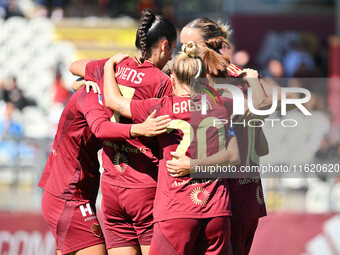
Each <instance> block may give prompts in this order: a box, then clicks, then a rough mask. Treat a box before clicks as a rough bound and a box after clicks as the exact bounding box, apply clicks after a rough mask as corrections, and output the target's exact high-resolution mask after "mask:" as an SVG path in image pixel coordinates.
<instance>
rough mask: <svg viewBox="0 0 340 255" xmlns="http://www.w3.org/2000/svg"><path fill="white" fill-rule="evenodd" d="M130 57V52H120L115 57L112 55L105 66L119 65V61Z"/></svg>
mask: <svg viewBox="0 0 340 255" xmlns="http://www.w3.org/2000/svg"><path fill="white" fill-rule="evenodd" d="M128 57H129V55H128V54H123V53H118V54H116V55H114V56H113V57H111V58H110V59H109V60H108V61H106V63H105V66H104V67H112V66H113V65H117V64H118V63H119V62H121V61H122V60H124V59H126V58H128Z"/></svg>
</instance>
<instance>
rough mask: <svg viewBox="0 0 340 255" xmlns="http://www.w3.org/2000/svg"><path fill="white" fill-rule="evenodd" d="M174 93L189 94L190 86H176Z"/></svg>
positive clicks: (177, 94) (181, 95)
mask: <svg viewBox="0 0 340 255" xmlns="http://www.w3.org/2000/svg"><path fill="white" fill-rule="evenodd" d="M174 94H175V95H176V96H178V97H184V96H190V87H189V86H185V87H184V86H176V89H175V90H174Z"/></svg>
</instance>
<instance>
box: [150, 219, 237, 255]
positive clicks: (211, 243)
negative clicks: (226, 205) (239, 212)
mask: <svg viewBox="0 0 340 255" xmlns="http://www.w3.org/2000/svg"><path fill="white" fill-rule="evenodd" d="M156 254H157V255H158V254H161V255H163V254H167V255H175V254H176V255H182V254H183V255H191V254H209V255H212V254H216V255H217V254H231V247H230V217H229V216H225V217H216V218H208V219H173V220H166V221H161V222H157V223H155V224H154V236H153V238H152V243H151V247H150V253H149V255H156Z"/></svg>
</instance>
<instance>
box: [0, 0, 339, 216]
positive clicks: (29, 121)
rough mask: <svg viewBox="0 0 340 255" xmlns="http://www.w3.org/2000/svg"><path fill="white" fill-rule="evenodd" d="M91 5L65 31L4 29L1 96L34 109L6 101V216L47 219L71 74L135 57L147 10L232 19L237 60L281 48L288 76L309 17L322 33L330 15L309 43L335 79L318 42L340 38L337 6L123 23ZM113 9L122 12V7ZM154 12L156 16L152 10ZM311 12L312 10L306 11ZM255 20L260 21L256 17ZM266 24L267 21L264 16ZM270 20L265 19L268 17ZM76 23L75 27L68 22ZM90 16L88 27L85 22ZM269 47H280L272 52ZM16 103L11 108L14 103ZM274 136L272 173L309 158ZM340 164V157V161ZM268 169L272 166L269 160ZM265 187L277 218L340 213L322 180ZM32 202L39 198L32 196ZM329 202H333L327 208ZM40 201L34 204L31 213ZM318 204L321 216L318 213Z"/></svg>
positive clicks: (75, 10)
mask: <svg viewBox="0 0 340 255" xmlns="http://www.w3.org/2000/svg"><path fill="white" fill-rule="evenodd" d="M16 2H17V4H18V6H20V9H21V12H22V13H23V15H21V16H26V17H33V16H34V15H32V9H33V6H34V5H33V3H32V1H30V0H20V1H16ZM85 2H86V1H85ZM85 2H82V1H79V2H74V3H72V4H68V5H66V6H65V17H67V18H63V19H61V20H59V21H55V20H51V19H48V18H43V17H40V18H39V17H38V18H30V19H27V18H24V17H20V15H19V16H18V15H17V16H13V17H9V18H8V19H6V20H3V19H0V31H1V33H0V91H5V90H6V87H8V86H9V87H11V86H12V87H13V86H14V88H15V89H16V90H17V91H19V92H20V93H22V98H23V101H25V102H26V103H25V104H24V106H23V107H17V106H15V107H14V109H10V108H11V107H12V106H10V105H8V102H7V101H6V100H5V99H4V98H3V97H2V101H1V102H0V112H1V115H0V116H1V119H0V175H1V178H0V188H1V190H2V191H3V192H0V194H1V195H0V196H1V198H2V199H1V200H0V210H2V209H3V210H5V209H6V210H7V209H13V210H17V209H18V208H23V209H28V208H31V209H32V210H37V209H39V206H40V205H39V199H40V197H39V195H40V194H41V191H40V190H39V189H38V188H36V184H37V180H38V179H39V176H40V174H41V171H42V170H43V167H44V164H45V162H46V159H47V155H48V153H49V147H50V144H51V141H52V139H53V135H54V132H55V129H56V125H57V123H58V120H59V116H60V114H61V112H62V109H63V105H64V103H65V102H66V100H67V95H68V94H67V93H70V92H68V91H69V90H70V86H71V83H72V81H73V79H74V77H72V75H70V73H69V72H68V67H69V64H70V63H71V62H72V61H73V60H74V59H76V58H84V57H92V58H105V57H109V56H112V55H113V54H115V53H117V52H126V53H132V54H133V53H134V38H135V32H136V28H137V24H138V23H137V21H136V18H137V17H138V13H139V12H140V11H141V8H142V7H143V6H144V7H152V8H154V9H156V10H157V11H159V12H163V13H164V14H165V15H167V16H168V17H169V18H170V20H172V21H173V22H175V23H176V24H177V25H178V27H180V26H182V25H183V24H185V23H186V22H188V21H190V20H192V19H193V18H196V17H198V16H209V17H211V18H214V19H218V18H222V20H223V19H225V17H226V16H228V17H230V20H231V22H232V26H233V28H234V29H235V32H234V37H232V39H234V40H235V44H236V46H238V45H241V47H236V50H247V49H251V50H250V51H248V53H252V52H255V53H259V52H261V53H262V49H263V48H264V50H265V52H264V53H268V54H269V53H273V52H275V50H276V49H277V48H276V47H281V48H280V53H281V56H280V57H281V59H278V60H277V61H278V62H280V64H281V65H282V66H283V57H284V55H283V53H285V52H286V50H288V48H287V47H289V43H288V39H289V38H293V37H294V38H296V37H298V36H300V32H301V29H299V31H295V30H294V26H295V27H296V26H297V25H299V26H300V27H302V28H303V27H304V26H305V24H304V23H301V22H303V20H304V17H303V16H301V15H302V14H308V15H309V16H308V19H307V21H306V23H308V24H309V26H314V24H312V23H311V22H309V20H310V19H311V18H314V16H313V14H317V15H321V16H320V19H319V21H320V22H321V21H322V22H324V23H322V24H321V25H319V27H321V29H319V28H317V29H316V30H315V31H314V32H315V34H314V35H313V36H312V37H313V38H312V39H310V38H311V37H310V36H309V35H308V34H307V35H306V34H304V35H302V36H303V37H305V38H307V39H308V38H309V39H308V40H309V41H310V43H311V44H310V45H312V46H313V47H314V48H313V52H317V53H318V54H319V53H320V54H319V55H312V54H311V55H312V57H313V58H314V60H315V59H317V60H318V62H316V68H317V69H318V70H321V69H322V71H321V72H319V74H320V73H321V75H327V64H326V65H325V62H326V63H327V57H326V60H325V59H324V58H323V57H324V56H323V55H322V54H324V55H327V53H324V52H325V51H327V46H325V45H323V44H322V43H324V42H320V41H318V40H317V39H320V38H321V37H320V36H319V35H320V33H323V34H322V40H325V39H327V37H328V35H329V34H330V33H332V31H333V28H334V22H333V21H334V17H333V14H332V13H331V12H332V8H333V7H334V1H328V0H327V1H326V0H325V1H322V0H320V1H315V0H314V1H313V0H309V1H304V3H303V4H302V3H301V2H299V1H293V0H292V1H281V0H275V1H264V0H256V1H247V0H240V1H222V0H217V1H211V2H209V1H208V2H207V1H203V0H200V1H124V3H121V4H119V5H118V4H117V5H116V7H117V8H118V9H117V10H120V11H115V14H114V13H111V14H110V13H104V16H105V15H106V16H110V15H111V16H114V17H115V18H114V19H112V18H107V17H101V18H99V17H96V16H100V15H101V12H100V10H101V9H103V8H104V7H105V6H104V7H103V6H100V4H99V5H98V3H97V2H96V3H92V2H86V3H85ZM108 2H110V3H111V2H112V3H114V2H115V1H108ZM82 3H84V8H82V6H81V4H82ZM146 3H148V4H150V6H146V5H145V4H146ZM301 6H303V8H300V7H301ZM0 7H1V6H0ZM110 8H111V7H110ZM104 9H105V8H104ZM175 10H176V11H175ZM288 11H289V14H290V15H293V16H294V15H295V16H294V17H292V18H289V19H286V16H284V17H283V18H282V17H281V16H280V15H276V14H284V15H287V12H288ZM249 13H252V14H253V15H248V14H249ZM273 13H274V14H275V15H276V16H278V17H277V19H274V17H272V16H273ZM256 14H259V15H257V16H256ZM261 14H265V15H262V16H261ZM328 14H330V15H328ZM119 15H120V16H119ZM127 15H129V16H127ZM247 15H248V16H249V17H247ZM268 15H269V16H268ZM270 15H272V16H270ZM275 15H274V16H275ZM69 16H72V18H68V17H69ZM82 16H87V17H85V18H81V17H82ZM118 16H119V17H118ZM131 17H132V18H131ZM318 17H319V16H318ZM263 20H266V22H263ZM268 20H273V22H272V23H271V22H267V21H268ZM283 20H286V21H287V23H285V26H281V25H282V21H283ZM295 20H296V21H295ZM288 21H291V22H288ZM261 22H262V23H261ZM328 24H332V26H328ZM247 26H248V27H249V26H250V27H251V26H255V27H257V29H255V28H251V29H250V30H246V27H247ZM270 26H273V27H274V28H275V27H279V29H278V31H273V30H272V29H273V28H270ZM315 27H316V26H315ZM260 30H261V33H260V32H259V31H260ZM251 31H253V32H254V31H255V33H256V36H257V38H253V39H254V40H249V39H248V38H249V33H251ZM320 31H321V32H320ZM325 31H326V32H325ZM308 36H309V37H308ZM253 37H254V36H253ZM255 39H256V40H255ZM266 40H267V41H266ZM266 43H268V45H269V46H272V47H267V46H268V45H267V44H266ZM305 50H306V49H305ZM268 54H267V55H268ZM264 55H265V54H264ZM267 55H266V56H267ZM255 60H256V55H255V54H253V55H252V54H250V60H249V61H250V62H249V63H251V64H255V65H256V61H255ZM266 61H268V59H267V60H266ZM266 61H265V62H264V63H269V61H270V59H269V61H268V62H266ZM257 65H258V63H257ZM264 65H266V64H264ZM268 66H269V65H268ZM261 68H262V69H263V70H261V72H262V73H264V74H267V75H268V76H271V77H272V74H271V73H269V71H270V70H269V68H267V66H261ZM325 70H326V71H325ZM283 73H284V70H283ZM322 77H325V76H322ZM274 78H275V77H274ZM12 83H15V85H13V84H12ZM8 84H10V85H8ZM58 84H59V85H58ZM60 84H61V85H60ZM60 86H61V87H62V88H63V89H64V90H65V91H66V92H63V93H64V94H63V95H64V96H62V99H59V100H58V99H56V97H57V96H56V94H57V91H56V90H59V89H60ZM7 89H8V88H7ZM325 90H326V86H323V89H321V92H320V91H316V94H318V93H319V94H320V93H321V97H323V99H322V100H325V97H326V96H327V94H325V93H327V91H326V92H325ZM322 100H321V101H322ZM27 102H30V103H29V104H28V103H27ZM32 102H33V103H32ZM9 103H11V101H10V100H9ZM317 112H318V113H317ZM316 113H317V114H316ZM317 115H318V116H319V117H320V118H323V120H324V122H327V121H328V122H331V119H330V118H329V115H328V114H327V111H326V109H323V110H321V111H317V109H316V112H315V116H317ZM309 125H311V123H305V127H308V126H309ZM309 131H312V130H309ZM266 132H267V135H268V136H269V137H271V139H273V140H272V141H271V143H272V144H271V148H272V153H273V154H272V155H271V156H270V159H269V160H267V162H269V163H275V164H279V163H282V162H283V161H284V157H288V156H289V155H285V154H287V153H285V152H290V151H292V150H302V149H303V147H300V148H291V147H289V146H291V145H292V143H290V142H289V141H292V140H296V137H289V136H287V134H286V133H284V131H283V130H280V129H278V128H276V129H272V130H269V131H268V130H267V131H266ZM329 132H331V131H329V130H326V131H325V133H329ZM299 134H301V136H298V135H297V137H298V138H299V139H305V140H308V139H309V138H308V136H312V134H310V133H309V132H305V130H304V129H301V130H300V131H299ZM323 140H324V137H319V138H318V140H317V141H314V143H316V145H315V144H314V147H313V148H312V151H310V152H309V153H307V152H306V153H305V156H306V157H308V160H307V158H305V160H307V161H308V162H314V161H316V160H317V159H316V153H317V152H318V151H319V150H320V144H321V143H322V142H324V141H323ZM333 142H334V141H333ZM301 146H302V145H301ZM336 146H337V144H336V143H329V144H328V145H327V146H326V147H327V150H330V151H331V150H332V151H334V150H336ZM275 148H276V149H275ZM283 148H284V149H283ZM275 151H276V152H278V154H277V155H275ZM307 154H308V155H307ZM319 154H320V153H319ZM321 154H322V153H321ZM335 156H336V157H338V156H339V155H338V154H336V153H335ZM263 162H266V159H265V158H264V159H263ZM264 183H265V187H266V194H265V196H266V199H267V203H268V208H269V210H274V211H282V210H291V211H311V212H312V211H319V212H321V211H325V212H327V211H334V210H335V211H339V209H340V205H339V203H336V202H335V201H336V198H338V197H339V196H340V195H339V194H340V192H339V187H338V185H337V184H336V183H333V181H331V180H322V179H320V178H319V179H316V180H314V181H309V180H307V179H306V178H302V179H297V180H293V179H288V180H279V179H266V180H264ZM333 185H334V186H333ZM29 192H32V194H37V195H33V196H32V197H31V199H25V197H22V195H23V194H28V193H29ZM14 194H15V196H18V198H19V196H21V197H20V198H22V199H14V198H13V196H14ZM28 197H30V196H29V195H27V198H28ZM324 197H327V201H326V200H325V199H324ZM32 201H33V203H31V202H32ZM25 203H27V204H31V205H30V206H29V205H27V204H25ZM317 204H318V206H317V207H318V208H315V205H317ZM310 205H312V206H310Z"/></svg>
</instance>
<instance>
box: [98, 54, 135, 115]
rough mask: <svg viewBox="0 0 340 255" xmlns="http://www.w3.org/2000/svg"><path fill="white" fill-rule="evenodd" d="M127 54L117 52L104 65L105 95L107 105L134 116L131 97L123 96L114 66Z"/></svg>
mask: <svg viewBox="0 0 340 255" xmlns="http://www.w3.org/2000/svg"><path fill="white" fill-rule="evenodd" d="M127 57H128V55H126V54H117V55H115V56H113V57H112V58H110V59H109V60H108V61H107V62H106V63H105V65H104V97H105V105H106V107H108V108H110V109H111V110H113V111H116V112H118V113H119V114H121V115H122V116H124V117H127V118H130V119H131V118H132V116H131V110H130V103H131V99H128V98H126V97H123V96H122V95H121V93H120V91H119V88H118V84H117V81H116V78H115V71H114V68H115V66H116V64H117V63H119V62H120V61H121V60H123V59H124V58H127Z"/></svg>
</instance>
